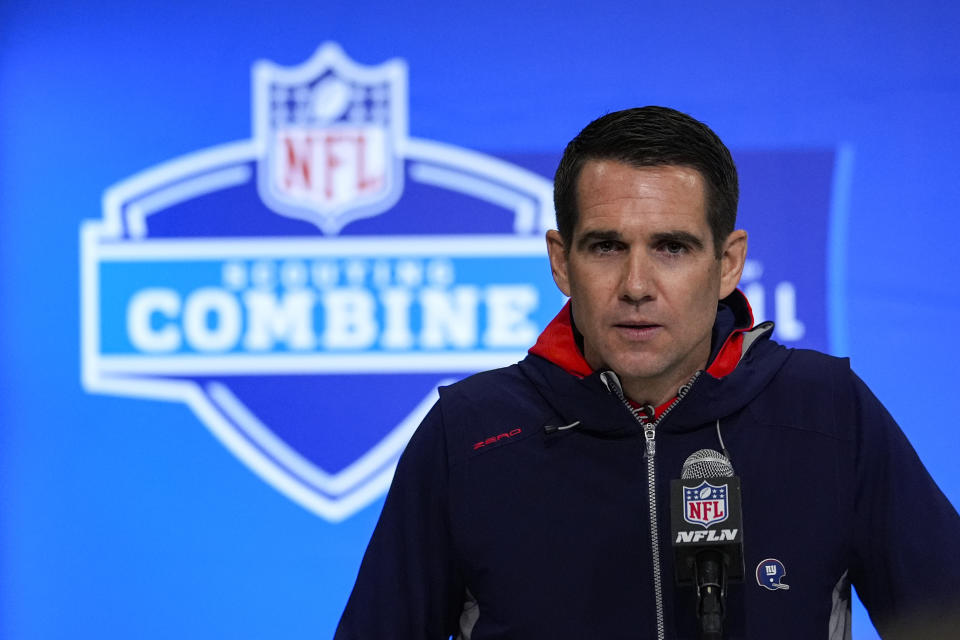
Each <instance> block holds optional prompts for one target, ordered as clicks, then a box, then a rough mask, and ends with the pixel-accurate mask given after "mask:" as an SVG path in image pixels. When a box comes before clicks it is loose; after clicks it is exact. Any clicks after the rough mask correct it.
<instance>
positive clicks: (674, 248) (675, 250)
mask: <svg viewBox="0 0 960 640" xmlns="http://www.w3.org/2000/svg"><path fill="white" fill-rule="evenodd" d="M661 248H662V249H663V250H664V251H665V252H667V253H669V254H670V255H680V254H681V253H683V252H685V251H686V250H687V245H685V244H683V243H682V242H666V243H664V244H663V245H662V247H661Z"/></svg>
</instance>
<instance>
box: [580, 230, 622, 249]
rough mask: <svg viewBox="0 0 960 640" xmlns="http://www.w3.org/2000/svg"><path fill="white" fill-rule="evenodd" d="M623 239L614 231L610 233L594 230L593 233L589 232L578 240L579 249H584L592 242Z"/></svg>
mask: <svg viewBox="0 0 960 640" xmlns="http://www.w3.org/2000/svg"><path fill="white" fill-rule="evenodd" d="M621 237H622V236H621V235H620V232H619V231H613V230H612V229H611V230H609V231H608V230H605V229H594V230H593V231H587V232H586V233H584V234H583V235H582V236H580V237H579V238H577V249H584V248H586V246H587V245H588V244H590V243H591V242H604V241H609V240H620V239H621Z"/></svg>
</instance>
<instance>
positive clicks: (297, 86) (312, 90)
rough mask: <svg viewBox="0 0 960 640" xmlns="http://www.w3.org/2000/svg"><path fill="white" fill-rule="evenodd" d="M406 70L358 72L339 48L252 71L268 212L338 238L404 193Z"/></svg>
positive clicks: (388, 66) (391, 65) (396, 66)
mask: <svg viewBox="0 0 960 640" xmlns="http://www.w3.org/2000/svg"><path fill="white" fill-rule="evenodd" d="M406 75H407V74H406V66H405V65H404V63H403V62H402V61H400V60H392V61H389V62H386V63H384V64H382V65H379V66H376V67H364V66H360V65H357V64H356V63H354V62H353V61H352V60H350V59H349V58H347V57H346V56H345V55H344V53H343V51H342V50H341V49H340V47H338V46H337V45H335V44H332V43H331V44H328V45H326V46H324V47H322V48H321V49H319V50H318V51H317V53H316V54H315V55H314V56H313V57H312V58H311V59H310V60H308V61H307V62H305V63H304V64H302V65H299V66H296V67H281V66H278V65H276V64H274V63H272V62H268V61H261V62H258V63H257V65H256V66H255V67H254V137H255V139H256V140H257V142H258V143H259V145H260V157H259V168H258V183H257V186H258V189H259V192H260V197H261V198H262V200H263V201H264V203H266V204H267V206H269V207H270V208H272V209H273V210H275V211H276V212H277V213H280V214H282V215H285V216H290V217H293V218H300V219H302V220H307V221H309V222H312V223H313V224H315V225H317V226H318V227H319V228H320V229H322V230H323V231H324V233H326V234H336V233H337V232H339V231H340V229H342V228H343V227H344V225H346V224H347V223H349V222H351V221H353V220H357V219H359V218H364V217H368V216H373V215H376V214H378V213H380V212H382V211H384V210H385V209H388V208H389V207H391V206H392V205H393V204H394V203H396V201H397V199H398V198H399V197H400V194H401V192H402V191H403V161H402V158H401V157H400V155H399V154H400V152H401V151H402V150H401V146H402V144H403V141H404V140H405V139H406V135H407V121H406V101H407V99H406Z"/></svg>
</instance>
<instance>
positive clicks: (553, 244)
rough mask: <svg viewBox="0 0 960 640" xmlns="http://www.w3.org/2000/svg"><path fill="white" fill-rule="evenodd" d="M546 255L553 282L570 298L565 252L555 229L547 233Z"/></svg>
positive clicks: (564, 247) (561, 239)
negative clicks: (548, 257)
mask: <svg viewBox="0 0 960 640" xmlns="http://www.w3.org/2000/svg"><path fill="white" fill-rule="evenodd" d="M547 255H549V256H550V271H552V272H553V281H554V282H556V283H557V287H558V288H559V289H560V291H562V292H563V295H565V296H568V297H569V296H570V277H569V274H568V273H567V251H566V246H565V245H564V244H563V238H562V237H561V236H560V232H559V231H557V230H556V229H550V231H547Z"/></svg>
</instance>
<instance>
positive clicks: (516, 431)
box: [473, 427, 522, 451]
mask: <svg viewBox="0 0 960 640" xmlns="http://www.w3.org/2000/svg"><path fill="white" fill-rule="evenodd" d="M521 432H522V429H521V428H520V427H517V428H515V429H510V431H507V432H506V433H501V434H500V435H498V436H490V437H489V438H487V439H486V440H481V441H480V442H478V443H476V444H474V445H473V450H474V451H476V450H477V449H482V448H483V447H485V446H487V445H488V444H493V443H494V442H499V441H500V440H506V439H509V438H512V437H513V436H518V435H520V433H521Z"/></svg>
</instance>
